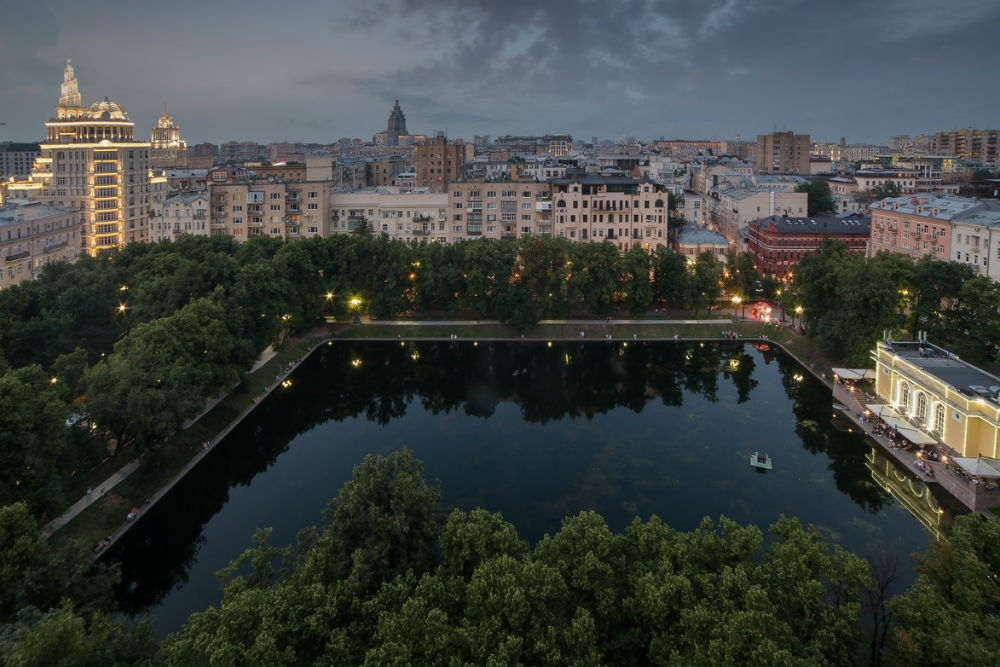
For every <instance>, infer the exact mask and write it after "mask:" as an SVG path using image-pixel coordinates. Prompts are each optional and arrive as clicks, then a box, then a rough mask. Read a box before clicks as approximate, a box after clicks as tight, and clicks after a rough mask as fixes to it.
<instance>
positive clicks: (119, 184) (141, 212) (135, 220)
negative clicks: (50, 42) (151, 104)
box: [17, 60, 151, 255]
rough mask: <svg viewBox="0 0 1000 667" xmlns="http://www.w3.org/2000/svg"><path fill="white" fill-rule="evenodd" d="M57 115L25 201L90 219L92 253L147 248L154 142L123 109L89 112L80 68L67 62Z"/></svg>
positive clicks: (108, 105) (86, 246) (113, 106)
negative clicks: (139, 244)
mask: <svg viewBox="0 0 1000 667" xmlns="http://www.w3.org/2000/svg"><path fill="white" fill-rule="evenodd" d="M59 93H60V94H59V103H58V104H57V105H56V115H55V117H53V118H50V119H49V120H48V122H46V123H45V135H46V136H45V140H44V141H42V142H41V143H40V145H39V152H40V155H39V156H38V158H36V159H35V166H34V168H33V169H32V172H31V176H30V177H29V178H28V181H27V182H25V183H21V184H19V185H18V188H17V189H20V190H24V191H25V192H24V194H25V195H28V196H30V197H31V198H32V199H35V200H38V201H41V202H42V203H45V204H52V205H55V206H60V207H62V208H69V209H75V210H78V211H81V212H82V215H83V218H84V230H83V236H82V238H81V239H79V240H77V241H75V242H76V243H80V247H81V249H82V250H83V251H84V252H87V253H89V254H91V255H102V254H105V253H107V252H112V251H114V250H116V249H118V248H120V247H122V246H123V245H124V244H126V243H128V242H130V241H144V240H146V238H147V233H148V227H149V213H148V212H149V208H150V204H151V202H150V196H151V180H150V179H151V176H150V172H149V142H146V141H136V140H135V138H134V136H133V129H134V127H135V123H133V122H132V121H130V120H129V119H128V114H126V113H125V109H123V108H122V107H121V106H120V105H119V104H118V103H117V102H114V101H112V100H109V99H108V98H106V97H105V98H104V99H103V100H101V101H98V102H94V103H93V104H91V105H90V106H89V107H84V106H83V103H82V101H81V98H80V90H79V84H78V82H77V79H76V72H75V71H74V70H73V65H72V63H71V62H70V61H69V60H67V61H66V69H65V70H64V71H63V80H62V85H61V87H60V91H59Z"/></svg>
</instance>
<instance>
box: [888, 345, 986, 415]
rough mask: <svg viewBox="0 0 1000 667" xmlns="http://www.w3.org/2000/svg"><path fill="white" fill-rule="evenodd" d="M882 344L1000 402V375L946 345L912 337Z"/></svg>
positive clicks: (969, 391)
mask: <svg viewBox="0 0 1000 667" xmlns="http://www.w3.org/2000/svg"><path fill="white" fill-rule="evenodd" d="M879 345H884V346H885V347H887V348H888V349H889V350H890V351H891V352H892V353H893V354H895V355H896V356H898V357H900V358H902V359H905V360H906V361H907V362H909V363H911V364H913V365H914V366H916V367H917V368H919V369H920V370H922V371H924V372H925V373H927V374H928V375H931V376H933V377H936V378H937V379H939V380H941V381H942V382H944V383H945V384H948V385H950V386H951V387H953V388H954V389H955V390H957V391H959V392H961V393H962V394H964V395H966V396H970V397H971V396H977V395H978V396H981V397H983V398H984V399H988V400H990V401H992V402H993V403H998V404H1000V401H998V396H1000V378H998V377H996V376H995V375H991V374H990V373H987V372H986V371H984V370H982V369H980V368H977V367H975V366H973V365H972V364H970V363H968V362H965V361H962V360H961V359H959V358H958V357H956V356H955V355H954V354H952V353H950V352H948V351H947V350H945V349H944V348H940V347H938V346H937V345H933V344H931V343H919V342H909V341H888V342H883V343H879Z"/></svg>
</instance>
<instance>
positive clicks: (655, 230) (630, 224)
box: [551, 169, 668, 253]
mask: <svg viewBox="0 0 1000 667" xmlns="http://www.w3.org/2000/svg"><path fill="white" fill-rule="evenodd" d="M551 183H552V220H553V226H554V233H555V234H556V235H557V236H560V237H563V238H568V239H569V240H571V241H578V242H596V243H600V242H602V241H610V242H611V243H613V244H615V246H616V247H617V248H618V250H619V252H622V253H624V252H626V251H628V250H629V248H631V247H632V246H633V245H639V246H641V247H643V248H644V249H646V250H647V251H652V250H654V249H655V248H657V247H658V246H666V245H667V243H668V236H667V229H668V227H667V226H668V212H667V209H668V201H667V196H668V195H667V193H666V191H665V190H664V188H663V186H662V185H659V184H656V183H652V182H648V181H639V180H637V179H634V178H626V177H624V176H600V175H597V174H588V173H583V172H582V170H579V169H572V170H567V172H566V177H565V178H556V179H553V180H552V181H551Z"/></svg>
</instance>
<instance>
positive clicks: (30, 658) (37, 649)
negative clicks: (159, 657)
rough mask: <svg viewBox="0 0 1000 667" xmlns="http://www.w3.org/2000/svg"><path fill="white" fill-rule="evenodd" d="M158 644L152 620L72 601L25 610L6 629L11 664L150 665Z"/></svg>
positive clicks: (2, 636) (2, 634)
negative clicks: (85, 610)
mask: <svg viewBox="0 0 1000 667" xmlns="http://www.w3.org/2000/svg"><path fill="white" fill-rule="evenodd" d="M156 648H157V643H156V638H155V636H154V635H153V630H152V626H151V625H150V623H149V621H144V622H142V623H140V624H138V625H129V624H126V623H115V622H112V620H111V619H110V618H109V617H108V615H106V614H101V613H94V614H93V615H91V616H90V617H89V618H84V617H83V616H81V615H80V614H78V613H77V612H76V611H75V610H74V609H73V605H72V603H70V602H69V600H66V601H64V602H63V604H62V606H60V607H56V608H53V609H50V610H49V611H47V612H44V613H43V612H40V611H38V610H37V609H35V608H34V607H29V608H26V609H24V610H23V611H22V612H21V613H20V614H19V615H18V617H17V619H16V621H15V622H14V623H12V624H11V625H8V626H7V627H5V628H3V630H0V658H2V662H3V664H5V665H10V666H11V667H14V666H15V665H24V666H29V665H147V664H149V663H150V660H151V658H152V656H153V655H154V654H155V653H156Z"/></svg>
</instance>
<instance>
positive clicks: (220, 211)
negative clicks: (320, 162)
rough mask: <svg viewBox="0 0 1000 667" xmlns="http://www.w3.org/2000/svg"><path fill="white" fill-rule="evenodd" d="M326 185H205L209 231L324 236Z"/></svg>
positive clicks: (240, 235)
mask: <svg viewBox="0 0 1000 667" xmlns="http://www.w3.org/2000/svg"><path fill="white" fill-rule="evenodd" d="M328 209H329V188H328V185H327V184H326V183H321V182H315V183H314V182H308V181H307V182H295V183H253V182H239V183H228V184H225V185H217V184H214V183H212V184H210V185H209V221H210V227H209V230H210V233H211V234H226V235H229V236H232V237H234V238H235V239H236V240H237V241H246V240H247V239H249V238H251V237H253V236H262V235H263V236H271V237H275V238H284V239H294V238H309V237H312V236H326V235H327V233H328V226H327V216H328Z"/></svg>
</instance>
